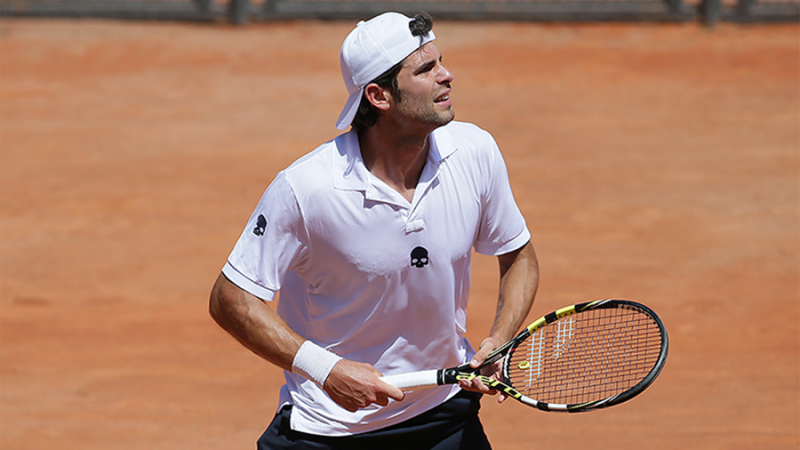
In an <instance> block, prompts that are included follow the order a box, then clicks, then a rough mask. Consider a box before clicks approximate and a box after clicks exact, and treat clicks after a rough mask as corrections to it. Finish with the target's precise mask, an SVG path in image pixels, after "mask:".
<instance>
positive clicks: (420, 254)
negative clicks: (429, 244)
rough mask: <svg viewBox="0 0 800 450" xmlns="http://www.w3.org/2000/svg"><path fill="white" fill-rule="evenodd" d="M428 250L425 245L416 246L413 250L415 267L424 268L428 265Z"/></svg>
mask: <svg viewBox="0 0 800 450" xmlns="http://www.w3.org/2000/svg"><path fill="white" fill-rule="evenodd" d="M429 262H430V260H429V259H428V250H426V249H425V247H415V248H414V250H411V265H412V266H414V267H419V268H423V267H425V266H427V265H428V263H429Z"/></svg>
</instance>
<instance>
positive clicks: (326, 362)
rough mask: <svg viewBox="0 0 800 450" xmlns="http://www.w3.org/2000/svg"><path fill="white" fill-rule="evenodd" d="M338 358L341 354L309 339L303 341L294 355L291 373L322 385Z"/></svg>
mask: <svg viewBox="0 0 800 450" xmlns="http://www.w3.org/2000/svg"><path fill="white" fill-rule="evenodd" d="M340 359H342V357H341V356H339V355H337V354H335V353H332V352H330V351H328V350H325V349H324V348H322V347H320V346H319V345H317V344H315V343H313V342H311V341H305V342H303V345H301V346H300V350H298V351H297V354H295V355H294V361H292V373H294V374H297V375H302V376H304V377H306V378H308V379H309V380H313V381H315V382H316V383H317V384H318V385H320V386H324V385H325V380H327V379H328V375H330V373H331V370H333V366H335V365H336V363H337V362H339V360H340Z"/></svg>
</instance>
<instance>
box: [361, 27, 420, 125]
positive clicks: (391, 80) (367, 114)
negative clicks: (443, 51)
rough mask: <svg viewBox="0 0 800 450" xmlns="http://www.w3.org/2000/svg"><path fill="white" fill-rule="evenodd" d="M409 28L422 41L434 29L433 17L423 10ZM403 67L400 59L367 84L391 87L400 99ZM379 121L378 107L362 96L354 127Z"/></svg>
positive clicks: (395, 95) (396, 97)
mask: <svg viewBox="0 0 800 450" xmlns="http://www.w3.org/2000/svg"><path fill="white" fill-rule="evenodd" d="M408 29H409V30H411V35H412V36H419V40H420V42H422V37H423V36H425V35H426V34H428V33H429V32H430V31H431V29H433V19H432V18H431V16H430V14H428V13H426V12H421V13H419V14H417V15H416V16H414V18H413V19H412V20H411V21H410V22H408ZM402 67H403V61H400V62H399V63H397V64H395V65H394V66H392V68H391V69H389V70H387V71H386V72H384V73H382V74H381V75H379V76H378V77H377V78H375V79H374V80H372V81H370V82H369V83H367V84H372V83H375V84H377V85H378V86H380V87H382V88H385V89H389V93H391V94H392V97H394V98H395V99H397V100H398V101H399V100H400V96H401V94H400V89H398V88H397V74H398V73H400V68H402ZM377 122H378V110H377V108H375V107H374V106H372V103H370V102H369V100H367V98H366V97H364V96H362V97H361V103H360V104H359V105H358V111H356V116H355V117H354V118H353V123H352V125H353V128H355V129H356V131H362V130H365V129H367V128H369V127H371V126H373V125H375V123H377Z"/></svg>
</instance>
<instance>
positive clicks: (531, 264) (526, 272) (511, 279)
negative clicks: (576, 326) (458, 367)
mask: <svg viewBox="0 0 800 450" xmlns="http://www.w3.org/2000/svg"><path fill="white" fill-rule="evenodd" d="M497 261H498V263H499V265H500V291H499V296H498V299H497V312H496V314H495V318H494V323H493V324H492V330H491V332H490V333H489V337H487V338H486V339H484V340H483V342H481V346H480V349H479V350H478V352H477V353H476V354H475V356H474V357H473V358H472V361H470V365H471V366H472V367H478V366H480V365H481V364H483V361H484V360H486V357H487V356H488V355H489V354H490V353H491V352H492V351H494V349H496V348H498V347H500V346H501V345H503V344H505V343H506V342H507V341H508V340H510V339H511V338H513V337H514V336H516V335H517V333H518V332H519V330H520V329H521V328H522V326H523V325H524V322H523V321H524V320H525V318H526V317H527V315H528V312H529V311H530V309H531V306H532V305H533V300H534V298H535V297H536V290H537V289H538V287H539V262H538V261H537V259H536V252H535V251H534V249H533V245H531V243H530V242H528V243H527V244H525V245H524V246H523V247H522V248H520V249H519V250H516V251H513V252H511V253H506V254H505V255H500V256H498V257H497ZM461 387H462V388H464V389H467V390H472V391H478V392H482V393H484V394H495V393H496V391H495V390H494V389H490V388H488V387H486V386H485V385H484V384H483V383H481V381H480V380H478V379H475V380H473V381H471V382H469V381H461ZM498 400H499V401H501V402H502V401H503V400H505V396H504V395H501V396H500V398H499V399H498Z"/></svg>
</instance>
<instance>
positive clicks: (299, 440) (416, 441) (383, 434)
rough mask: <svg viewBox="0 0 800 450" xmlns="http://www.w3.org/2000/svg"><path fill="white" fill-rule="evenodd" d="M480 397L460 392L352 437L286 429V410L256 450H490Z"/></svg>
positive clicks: (290, 411) (479, 395)
mask: <svg viewBox="0 0 800 450" xmlns="http://www.w3.org/2000/svg"><path fill="white" fill-rule="evenodd" d="M480 398H481V394H477V393H474V392H467V391H461V392H460V393H458V394H457V395H456V396H455V397H453V398H451V399H450V400H448V401H446V402H444V403H442V404H441V405H439V406H437V407H436V408H434V409H432V410H430V411H428V412H425V413H422V414H420V415H418V416H416V417H413V418H411V419H409V420H407V421H405V422H402V423H399V424H397V425H392V426H390V427H387V428H383V429H380V430H375V431H370V432H368V433H363V434H356V435H352V436H336V437H330V436H317V435H313V434H306V433H301V432H299V431H293V430H291V429H290V428H289V417H290V416H291V413H292V407H291V406H285V407H284V408H283V409H282V410H281V411H280V412H279V413H278V414H276V415H275V418H274V419H273V420H272V423H270V425H269V427H268V428H267V430H266V431H265V432H264V434H263V435H262V436H261V438H260V439H259V440H258V447H257V448H258V450H285V449H286V450H288V449H294V450H297V449H303V450H306V449H308V450H373V449H375V450H393V449H397V450H409V449H414V450H491V448H492V447H491V445H489V440H488V439H487V438H486V434H485V433H484V431H483V425H481V422H480V419H478V410H480V407H481V405H480Z"/></svg>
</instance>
